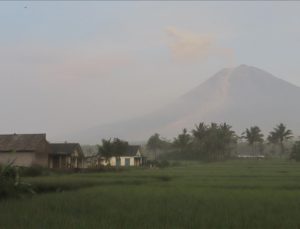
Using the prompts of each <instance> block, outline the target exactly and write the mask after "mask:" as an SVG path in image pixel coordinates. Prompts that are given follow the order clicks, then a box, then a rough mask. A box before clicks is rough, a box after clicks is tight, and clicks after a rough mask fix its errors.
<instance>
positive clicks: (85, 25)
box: [0, 1, 300, 140]
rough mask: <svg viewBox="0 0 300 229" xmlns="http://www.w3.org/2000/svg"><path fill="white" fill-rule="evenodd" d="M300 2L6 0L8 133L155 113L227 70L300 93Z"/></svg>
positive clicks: (2, 84)
mask: <svg viewBox="0 0 300 229" xmlns="http://www.w3.org/2000/svg"><path fill="white" fill-rule="evenodd" d="M299 12H300V2H296V1H294V2H270V1H266V2H259V1H255V2H242V1H241V2H216V1H213V2H196V1H192V2H187V1H182V2H170V1H165V2H142V1H136V2H123V1H122V2H102V1H99V2H84V1H81V2H80V1H77V2H70V1H67V2H59V1H56V2H43V1H40V2H34V1H33V2H23V1H21V2H0V19H1V20H0V104H1V109H0V117H1V118H0V130H1V131H0V132H1V133H13V132H17V133H20V132H22V133H24V132H47V134H48V138H49V139H50V140H51V139H55V140H57V139H58V138H59V136H62V134H63V133H68V132H71V131H78V130H81V129H85V128H89V127H92V126H95V125H99V124H102V123H108V122H114V121H116V120H123V119H127V118H129V117H134V116H139V115H142V114H146V113H148V112H150V111H153V110H156V109H158V108H159V107H161V106H164V105H165V104H167V103H169V102H170V101H172V100H173V99H175V98H177V97H179V96H180V95H182V94H184V93H185V92H187V91H189V90H190V89H191V88H194V87H195V86H197V85H198V84H200V83H201V82H203V81H204V80H205V79H207V78H209V77H210V76H211V75H213V74H214V73H215V72H217V71H219V70H220V69H221V68H224V67H231V66H236V65H239V64H247V65H253V66H256V67H259V68H262V69H264V70H266V71H269V72H271V73H272V74H274V75H276V76H277V77H280V78H282V79H285V80H287V81H289V82H291V83H294V84H296V85H298V86H300V68H299V60H300V51H299V50H300V26H299V22H300V13H299Z"/></svg>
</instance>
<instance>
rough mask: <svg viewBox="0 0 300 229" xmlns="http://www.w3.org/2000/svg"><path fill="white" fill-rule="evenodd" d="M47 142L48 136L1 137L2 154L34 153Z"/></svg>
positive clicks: (0, 147)
mask: <svg viewBox="0 0 300 229" xmlns="http://www.w3.org/2000/svg"><path fill="white" fill-rule="evenodd" d="M43 142H47V141H46V134H5V135H0V152H13V151H15V152H34V151H37V150H38V149H39V147H40V145H41V143H43Z"/></svg>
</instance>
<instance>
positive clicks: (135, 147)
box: [124, 145, 140, 157]
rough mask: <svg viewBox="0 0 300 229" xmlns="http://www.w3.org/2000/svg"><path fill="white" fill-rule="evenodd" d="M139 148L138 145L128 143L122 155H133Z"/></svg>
mask: <svg viewBox="0 0 300 229" xmlns="http://www.w3.org/2000/svg"><path fill="white" fill-rule="evenodd" d="M139 149H140V146H139V145H129V146H128V148H127V151H126V152H125V154H124V156H131V157H133V156H135V155H136V154H137V152H138V150H139Z"/></svg>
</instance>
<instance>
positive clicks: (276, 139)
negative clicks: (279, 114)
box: [268, 123, 293, 156]
mask: <svg viewBox="0 0 300 229" xmlns="http://www.w3.org/2000/svg"><path fill="white" fill-rule="evenodd" d="M292 137H293V133H292V131H291V130H289V129H287V128H286V126H285V125H284V124H283V123H280V124H279V125H277V126H276V127H275V128H274V130H273V131H271V132H270V134H269V136H268V140H269V142H271V143H274V144H278V143H279V145H280V155H281V156H282V155H284V154H285V147H284V142H285V141H287V140H289V139H291V138H292Z"/></svg>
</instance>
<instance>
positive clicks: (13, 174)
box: [0, 162, 34, 199]
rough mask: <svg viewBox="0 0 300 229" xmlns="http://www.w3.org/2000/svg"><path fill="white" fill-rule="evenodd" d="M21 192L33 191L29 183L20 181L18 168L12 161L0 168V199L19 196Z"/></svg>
mask: <svg viewBox="0 0 300 229" xmlns="http://www.w3.org/2000/svg"><path fill="white" fill-rule="evenodd" d="M23 193H31V194H33V193H34V191H33V190H32V188H31V185H30V184H26V183H23V182H20V176H19V168H18V167H15V166H13V162H10V163H8V164H7V165H3V166H1V168H0V199H4V198H8V197H20V196H21V194H23Z"/></svg>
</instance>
